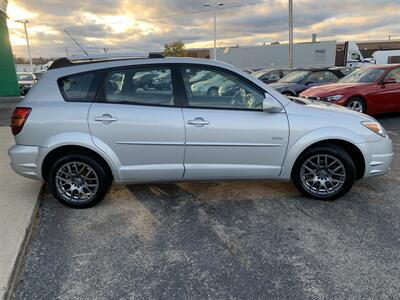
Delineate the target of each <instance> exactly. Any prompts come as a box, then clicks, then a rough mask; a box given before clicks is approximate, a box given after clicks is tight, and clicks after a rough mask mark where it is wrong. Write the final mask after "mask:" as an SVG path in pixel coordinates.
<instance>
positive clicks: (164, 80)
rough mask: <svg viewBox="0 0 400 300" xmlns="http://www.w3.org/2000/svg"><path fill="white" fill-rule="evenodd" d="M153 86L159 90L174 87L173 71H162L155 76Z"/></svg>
mask: <svg viewBox="0 0 400 300" xmlns="http://www.w3.org/2000/svg"><path fill="white" fill-rule="evenodd" d="M152 86H153V87H155V88H156V89H158V90H170V89H172V79H171V73H169V72H168V73H161V74H160V75H158V76H156V77H154V78H153V82H152Z"/></svg>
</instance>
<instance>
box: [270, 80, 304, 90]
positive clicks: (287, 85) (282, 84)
mask: <svg viewBox="0 0 400 300" xmlns="http://www.w3.org/2000/svg"><path fill="white" fill-rule="evenodd" d="M297 85H298V83H293V82H279V81H278V82H274V83H271V84H269V86H270V87H272V88H273V89H275V90H277V91H280V90H283V89H290V88H292V87H295V86H297Z"/></svg>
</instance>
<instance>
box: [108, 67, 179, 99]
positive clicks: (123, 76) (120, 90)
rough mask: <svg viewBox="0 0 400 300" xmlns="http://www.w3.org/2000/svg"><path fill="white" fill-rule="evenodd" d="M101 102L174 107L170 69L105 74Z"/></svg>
mask: <svg viewBox="0 0 400 300" xmlns="http://www.w3.org/2000/svg"><path fill="white" fill-rule="evenodd" d="M102 101H103V102H111V103H123V104H138V105H161V106H174V96H173V87H172V76H171V69H170V68H166V67H149V68H146V67H138V68H130V69H124V70H115V71H110V72H108V73H107V75H106V77H105V80H104V82H103V99H102Z"/></svg>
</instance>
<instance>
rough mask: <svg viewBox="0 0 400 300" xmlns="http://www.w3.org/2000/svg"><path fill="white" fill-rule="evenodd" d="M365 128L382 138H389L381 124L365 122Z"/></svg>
mask: <svg viewBox="0 0 400 300" xmlns="http://www.w3.org/2000/svg"><path fill="white" fill-rule="evenodd" d="M361 124H363V125H364V126H365V127H367V128H368V129H369V130H371V131H373V132H375V133H377V134H379V135H380V136H382V137H387V134H386V131H385V129H384V128H383V127H382V126H381V124H379V123H378V122H374V121H363V122H361Z"/></svg>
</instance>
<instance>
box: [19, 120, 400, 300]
mask: <svg viewBox="0 0 400 300" xmlns="http://www.w3.org/2000/svg"><path fill="white" fill-rule="evenodd" d="M379 120H380V121H381V122H382V124H383V125H384V126H385V128H386V129H387V130H388V133H389V135H390V136H391V138H392V139H393V142H394V147H395V153H396V154H395V160H394V162H393V165H392V169H391V171H390V173H389V174H388V175H386V176H383V177H378V178H371V179H366V180H362V181H360V182H358V183H357V184H356V185H355V186H354V188H353V190H352V191H351V192H350V193H349V194H347V195H346V196H345V197H343V198H341V199H339V200H337V201H334V202H323V201H315V200H309V199H306V198H304V197H302V196H300V194H299V193H298V192H297V191H296V190H295V188H294V187H293V186H292V185H291V184H290V183H271V182H253V181H251V182H223V183H185V184H155V185H136V186H128V187H124V186H115V187H113V188H112V191H111V192H110V193H109V194H108V196H107V198H106V199H105V200H104V201H103V202H101V203H100V204H99V205H98V206H96V207H94V208H91V209H86V210H74V209H69V208H66V207H64V206H62V205H61V204H59V203H58V202H56V200H55V199H54V198H53V197H52V196H51V195H50V194H49V192H48V190H47V189H46V188H45V189H44V193H43V198H42V200H41V207H40V210H39V213H38V216H37V221H36V225H35V233H34V235H33V238H32V241H31V245H30V247H29V250H28V253H27V257H26V263H25V266H24V270H23V272H22V274H21V280H20V282H19V285H18V287H17V291H16V298H17V299H38V298H41V299H53V298H59V299H76V298H81V299H94V298H96V299H111V298H112V299H116V298H117V299H121V298H132V299H143V298H145V299H148V298H151V299H155V298H157V299H159V298H164V299H187V298H194V299H200V298H201V299H203V298H213V299H226V298H230V299H236V298H243V299H260V298H263V299H265V298H281V299H289V298H290V299H293V298H296V299H305V298H308V299H326V298H330V299H331V298H353V299H362V298H372V299H377V298H379V299H382V298H397V297H398V296H399V295H400V188H399V185H400V160H399V153H400V136H399V134H400V115H390V116H385V117H381V118H379Z"/></svg>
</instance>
